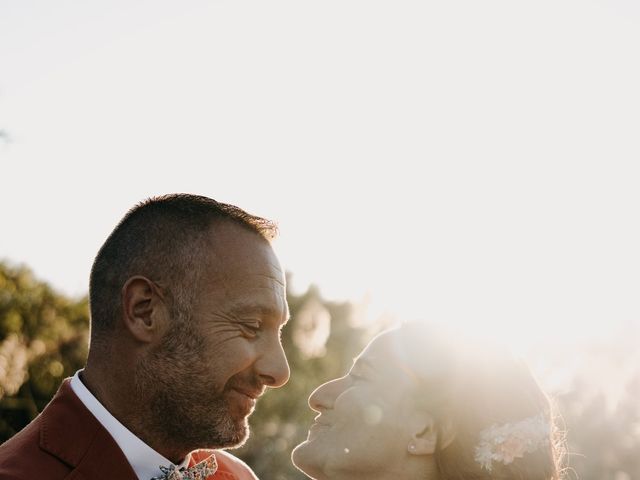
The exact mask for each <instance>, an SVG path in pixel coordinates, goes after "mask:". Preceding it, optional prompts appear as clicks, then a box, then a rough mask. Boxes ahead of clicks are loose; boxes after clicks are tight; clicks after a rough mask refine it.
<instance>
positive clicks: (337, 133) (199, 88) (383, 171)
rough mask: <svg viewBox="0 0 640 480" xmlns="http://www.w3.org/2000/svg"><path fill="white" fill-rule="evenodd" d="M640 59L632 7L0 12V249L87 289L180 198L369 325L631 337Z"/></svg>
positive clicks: (237, 5)
mask: <svg viewBox="0 0 640 480" xmlns="http://www.w3.org/2000/svg"><path fill="white" fill-rule="evenodd" d="M639 49H640V7H638V4H637V2H634V1H631V0H607V1H605V0H579V1H578V0H575V1H573V0H553V1H547V0H537V1H535V2H514V1H513V0H510V1H483V2H479V1H477V0H476V1H456V2H435V1H428V0H422V1H393V2H392V1H380V0H366V1H355V0H341V1H332V0H327V1H322V2H311V1H300V0H296V1H293V0H290V1H286V0H274V1H271V2H264V1H233V2H232V1H188V0H187V1H181V2H169V1H158V0H155V1H140V0H128V1H122V0H114V1H109V2H107V1H83V2H80V1H58V2H48V1H38V0H23V1H20V2H9V1H6V0H0V131H2V132H4V134H3V135H2V136H0V185H1V188H0V216H1V217H0V218H1V219H2V223H1V225H2V226H1V227H0V228H1V235H0V258H4V259H5V260H9V261H11V262H13V263H24V264H26V265H28V266H29V267H30V268H32V269H33V271H34V272H35V274H36V276H37V277H38V278H41V279H43V280H46V281H48V282H50V283H51V284H52V285H53V286H54V287H55V288H57V289H58V290H59V291H61V292H63V293H66V294H69V295H82V294H84V293H86V291H87V285H88V280H87V279H88V274H89V269H90V267H91V262H92V260H93V257H94V255H95V253H96V252H97V250H98V249H99V247H100V245H101V244H102V242H103V241H104V239H105V238H106V236H107V235H108V234H109V232H110V231H111V229H112V228H113V227H114V226H115V224H116V223H117V222H118V220H119V219H120V218H121V217H122V216H123V215H124V213H125V212H126V211H127V210H128V209H129V208H130V207H131V206H133V205H134V204H136V203H137V202H139V201H141V200H143V199H144V198H146V197H148V196H151V195H157V194H163V193H169V192H190V193H197V194H202V195H207V196H210V197H212V198H215V199H217V200H219V201H223V202H228V203H233V204H236V205H238V206H240V207H242V208H244V209H245V210H248V211H249V212H251V213H254V214H257V215H261V216H265V217H268V218H271V219H274V220H276V221H277V222H278V223H279V226H280V237H279V238H278V240H277V241H276V243H275V248H276V250H277V252H278V254H279V256H280V258H281V260H282V263H283V265H284V267H285V268H286V269H287V270H288V271H290V272H291V273H292V286H293V289H294V291H299V292H301V291H304V290H305V289H306V288H307V286H308V285H309V284H310V283H314V284H316V285H318V286H319V288H320V291H321V292H322V294H323V296H324V297H325V298H328V299H334V300H342V299H351V300H354V301H358V302H368V305H369V310H368V315H369V316H370V317H372V318H374V317H378V316H380V315H383V314H393V315H396V316H399V317H401V318H405V319H418V318H423V319H440V320H445V321H449V320H451V321H458V322H461V323H463V324H464V325H467V326H468V327H469V328H476V329H481V330H482V329H484V330H490V331H494V332H502V333H504V334H505V336H507V337H508V336H509V335H510V336H511V338H516V337H517V338H519V339H520V340H525V339H529V340H531V339H537V340H538V341H550V339H553V340H554V341H555V340H558V339H564V340H567V339H569V340H571V339H577V338H582V337H589V336H591V337H594V338H595V337H598V336H601V335H604V334H609V333H611V332H614V331H617V332H619V331H621V329H624V328H625V327H624V326H625V325H629V324H630V323H631V324H637V323H638V322H639V321H640V304H639V302H638V292H639V291H640V290H639V287H640V273H639V272H640V251H639V248H638V245H640V226H639V218H640V217H639V215H638V214H639V211H638V210H639V206H640V189H639V188H638V185H640V164H639V161H640V135H638V132H639V131H640V89H639V88H638V85H640V61H639V59H640V55H639ZM616 329H617V330H616Z"/></svg>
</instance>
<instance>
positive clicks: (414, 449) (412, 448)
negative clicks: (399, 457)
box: [409, 442, 416, 453]
mask: <svg viewBox="0 0 640 480" xmlns="http://www.w3.org/2000/svg"><path fill="white" fill-rule="evenodd" d="M415 452H416V446H415V444H414V443H413V442H411V443H410V444H409V453H415Z"/></svg>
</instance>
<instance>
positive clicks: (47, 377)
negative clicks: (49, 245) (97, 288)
mask: <svg viewBox="0 0 640 480" xmlns="http://www.w3.org/2000/svg"><path fill="white" fill-rule="evenodd" d="M88 332H89V312H88V303H87V299H86V298H83V299H80V300H71V299H69V298H67V297H65V296H63V295H60V294H58V293H56V292H55V291H54V290H53V289H51V288H50V287H49V286H48V285H47V284H46V283H43V282H39V281H37V280H35V279H34V278H33V274H32V273H31V271H30V270H29V269H28V268H26V267H24V266H11V265H8V264H7V263H4V262H0V411H1V412H2V417H1V418H0V441H4V440H6V439H7V438H9V437H11V436H12V435H13V434H15V433H16V432H17V431H19V430H20V429H22V428H23V427H24V426H25V425H26V424H27V423H28V422H30V421H31V420H32V419H34V418H35V417H36V415H37V414H38V412H39V411H41V410H42V409H43V408H44V406H45V405H46V404H47V402H49V400H50V399H51V397H52V396H53V394H54V393H55V392H56V390H57V389H58V386H59V385H60V381H61V380H62V379H63V378H65V377H67V376H70V375H73V373H74V372H75V371H76V370H78V369H79V368H81V367H82V366H83V365H84V362H85V359H86V356H87V346H88Z"/></svg>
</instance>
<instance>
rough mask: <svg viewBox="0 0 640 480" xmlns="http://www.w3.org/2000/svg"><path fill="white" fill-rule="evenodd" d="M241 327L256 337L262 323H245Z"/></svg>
mask: <svg viewBox="0 0 640 480" xmlns="http://www.w3.org/2000/svg"><path fill="white" fill-rule="evenodd" d="M241 325H242V328H243V329H244V330H245V331H246V332H248V333H249V334H251V335H255V334H257V333H258V332H259V331H260V322H243V323H242V324H241Z"/></svg>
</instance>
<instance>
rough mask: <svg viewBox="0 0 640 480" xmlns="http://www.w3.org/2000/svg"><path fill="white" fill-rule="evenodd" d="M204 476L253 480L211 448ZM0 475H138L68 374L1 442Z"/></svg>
mask: <svg viewBox="0 0 640 480" xmlns="http://www.w3.org/2000/svg"><path fill="white" fill-rule="evenodd" d="M215 455H216V461H217V463H218V470H217V471H216V473H215V474H213V475H212V476H210V477H209V479H208V480H257V477H256V476H255V475H254V474H253V472H252V471H251V470H250V469H249V467H247V466H246V465H245V464H244V463H243V462H241V461H240V460H238V459H237V458H235V457H233V456H232V455H230V454H228V453H226V452H223V451H215ZM0 480H138V477H137V476H136V474H135V473H134V471H133V469H132V468H131V466H130V465H129V462H128V461H127V459H126V457H125V456H124V454H123V453H122V450H120V447H118V444H117V443H116V442H115V441H114V440H113V438H112V437H111V435H110V434H109V432H107V430H106V429H105V428H104V427H103V426H102V424H101V423H100V422H99V421H98V420H97V419H96V418H95V417H94V416H93V414H92V413H91V412H89V410H87V408H86V407H85V406H84V404H83V403H82V402H81V401H80V399H79V398H78V397H77V396H76V394H75V393H73V390H72V389H71V386H70V384H69V379H67V380H65V381H64V382H63V383H62V385H61V386H60V389H59V390H58V392H57V393H56V395H55V396H54V397H53V399H52V400H51V402H50V403H49V404H48V405H47V406H46V408H45V409H44V410H43V411H42V413H41V414H40V415H38V417H37V418H36V419H35V420H34V421H33V422H31V423H30V424H29V425H27V426H26V427H25V428H24V429H23V430H22V431H20V432H19V433H17V434H16V435H15V436H14V437H13V438H11V439H10V440H8V441H6V442H5V443H3V444H2V445H0Z"/></svg>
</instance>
